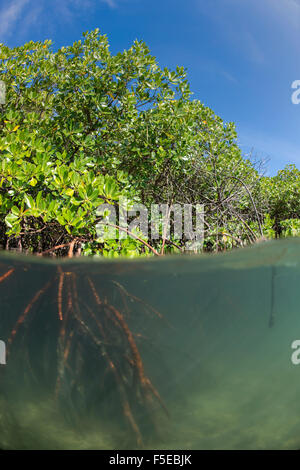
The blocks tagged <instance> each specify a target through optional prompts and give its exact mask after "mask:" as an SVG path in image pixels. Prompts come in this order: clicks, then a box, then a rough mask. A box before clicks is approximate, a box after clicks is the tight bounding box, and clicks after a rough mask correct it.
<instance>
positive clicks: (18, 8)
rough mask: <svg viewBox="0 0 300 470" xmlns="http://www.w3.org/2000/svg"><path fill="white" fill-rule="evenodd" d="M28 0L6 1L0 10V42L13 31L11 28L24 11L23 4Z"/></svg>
mask: <svg viewBox="0 0 300 470" xmlns="http://www.w3.org/2000/svg"><path fill="white" fill-rule="evenodd" d="M28 2H29V0H14V1H13V2H6V3H7V4H8V5H6V6H5V5H4V6H3V7H2V8H1V10H0V42H2V41H3V40H4V39H5V37H6V36H7V35H11V34H12V33H13V28H14V26H15V24H16V22H17V21H18V20H19V19H20V17H21V15H22V13H23V12H24V8H25V6H26V5H27V4H28Z"/></svg>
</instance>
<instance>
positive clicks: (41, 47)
mask: <svg viewBox="0 0 300 470" xmlns="http://www.w3.org/2000/svg"><path fill="white" fill-rule="evenodd" d="M0 79H1V80H3V81H4V83H5V85H6V103H5V105H0V238H1V243H2V245H3V246H4V247H6V248H8V249H9V248H12V247H15V248H19V249H20V250H28V251H30V252H35V253H44V252H51V253H55V252H56V253H59V254H65V253H66V250H68V249H69V247H70V246H71V247H72V249H74V246H75V248H76V249H77V252H78V253H83V254H86V255H90V254H98V255H104V256H109V257H115V256H120V255H127V256H136V255H149V254H152V255H153V254H158V253H164V252H177V251H181V250H182V249H183V247H184V243H185V240H184V239H182V240H176V239H175V238H174V237H171V238H170V240H166V239H165V238H164V235H163V233H164V231H163V227H162V226H161V227H160V233H161V239H160V240H157V241H153V242H151V244H150V242H149V243H147V242H146V237H145V235H143V234H141V233H140V232H139V231H138V229H136V230H134V232H133V235H134V236H133V237H130V238H124V239H121V240H120V239H112V240H104V239H101V237H100V238H99V237H98V235H97V230H96V222H97V220H98V219H97V208H98V207H99V206H101V204H103V203H106V204H109V205H111V206H115V207H117V206H118V202H119V200H120V198H121V197H122V198H124V197H126V198H127V200H128V201H129V202H130V203H134V202H142V203H143V204H144V205H146V206H147V207H150V205H151V204H152V203H167V204H169V205H171V204H186V203H189V204H196V203H203V204H204V205H205V239H204V249H206V250H224V249H228V248H232V247H234V246H240V245H244V244H246V243H251V242H253V241H256V240H257V239H258V238H260V237H269V238H272V237H275V236H276V237H277V236H289V235H298V233H299V227H298V222H297V221H296V219H297V218H299V211H300V196H299V194H300V192H299V184H300V172H299V171H298V170H297V169H296V168H294V167H292V166H290V167H287V168H286V169H285V170H283V171H281V172H279V173H278V175H277V176H276V177H273V178H266V177H262V176H261V175H260V171H259V169H258V168H256V167H255V165H254V164H253V163H252V162H251V161H250V160H246V159H245V158H243V156H242V154H241V151H240V149H239V147H238V145H237V143H236V139H237V135H236V130H235V126H234V124H233V123H224V122H223V121H222V119H221V118H219V117H218V116H216V115H215V114H214V112H213V111H212V110H211V109H209V108H208V107H206V106H204V105H203V104H202V103H201V102H200V101H198V100H191V99H190V98H191V91H190V89H189V85H188V82H187V79H186V71H185V70H184V68H182V67H177V68H176V70H175V71H170V70H169V69H167V68H165V69H161V68H160V67H159V66H158V64H157V62H156V60H155V58H154V57H153V56H151V54H150V52H149V49H148V48H147V46H146V45H145V44H144V43H143V42H138V41H135V42H134V44H133V46H132V47H131V48H130V49H128V50H125V51H124V52H123V53H118V54H116V55H112V54H111V53H110V50H109V45H108V40H107V37H106V36H105V35H101V34H100V33H99V31H98V30H95V31H92V32H90V33H85V34H84V35H83V39H82V40H79V41H77V42H75V43H74V44H73V45H72V46H69V47H62V48H61V49H59V50H58V51H56V52H54V51H53V48H52V45H51V41H45V42H43V43H41V42H37V43H33V42H30V43H27V44H25V45H24V46H21V47H18V48H13V49H10V48H8V47H6V46H5V45H3V44H1V45H0ZM171 222H172V221H171ZM57 247H61V248H59V249H58V248H57ZM59 250H61V251H59Z"/></svg>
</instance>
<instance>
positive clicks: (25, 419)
mask: <svg viewBox="0 0 300 470" xmlns="http://www.w3.org/2000/svg"><path fill="white" fill-rule="evenodd" d="M299 303H300V240H297V239H291V240H288V239H287V240H278V241H277V240H275V241H271V242H262V243H259V244H256V245H255V246H252V247H249V248H242V249H240V250H236V251H232V252H230V253H224V254H214V255H208V254H207V255H197V256H195V255H194V256H189V255H187V256H171V257H165V258H163V259H159V258H158V259H154V258H153V259H150V260H149V259H147V260H145V259H138V260H129V261H128V260H120V261H118V260H112V261H107V260H105V261H103V259H100V258H92V259H91V258H88V257H83V258H80V259H78V258H76V259H71V260H63V261H56V260H52V259H46V260H45V259H41V258H40V257H28V256H23V255H19V256H17V255H16V254H11V253H8V254H7V253H3V254H0V341H1V342H0V448H1V449H153V448H155V449H190V450H192V449H300V400H299V391H300V364H298V362H300V360H298V355H297V347H298V348H299V347H300V307H299ZM297 340H299V345H298V346H297ZM299 357H300V352H299Z"/></svg>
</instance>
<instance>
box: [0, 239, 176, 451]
mask: <svg viewBox="0 0 300 470" xmlns="http://www.w3.org/2000/svg"><path fill="white" fill-rule="evenodd" d="M72 248H74V247H72ZM70 253H71V247H70ZM13 272H14V268H12V269H9V270H8V271H7V272H6V273H5V274H3V275H2V276H1V277H0V283H1V282H2V281H4V280H5V279H7V278H8V277H9V276H10V275H11V274H12V273H13ZM86 280H87V282H88V285H89V289H88V290H89V291H90V292H91V293H92V299H93V305H94V307H93V306H92V305H90V304H89V305H88V304H87V302H85V301H84V299H83V298H82V297H79V294H78V289H77V274H76V272H70V271H66V270H63V269H62V267H61V266H58V267H57V273H56V274H55V276H54V277H53V279H51V280H50V281H49V282H47V283H46V284H45V285H44V286H43V287H42V288H41V289H40V290H38V292H36V293H35V295H34V296H33V297H32V299H31V300H30V302H29V303H28V304H27V306H26V307H25V309H24V311H23V313H22V314H21V315H20V316H19V317H18V319H17V321H16V323H15V325H14V327H13V329H12V331H11V333H10V336H9V339H8V350H9V351H10V349H11V346H12V344H13V343H14V339H15V337H16V335H17V333H18V331H19V328H20V327H21V326H23V327H25V330H24V332H23V336H22V338H23V339H22V342H23V341H24V338H25V336H26V337H27V335H26V330H27V329H28V328H29V326H32V323H33V319H35V317H36V308H37V307H36V304H37V302H38V300H39V299H40V298H41V297H42V296H43V295H44V294H45V293H46V291H47V290H48V289H49V287H50V286H51V285H52V284H53V283H55V289H56V305H57V307H56V318H57V340H56V376H55V377H54V379H55V383H54V385H53V388H54V396H55V397H56V399H57V400H66V399H68V398H69V399H72V398H71V395H70V396H69V397H67V396H66V392H67V393H70V391H72V390H74V391H75V393H77V390H80V387H81V386H82V383H83V385H84V382H82V377H84V376H85V371H84V368H85V364H86V361H87V360H88V356H87V354H88V353H87V351H89V349H86V347H87V348H89V344H90V345H91V346H92V348H94V349H95V352H96V356H95V357H97V359H96V360H97V361H100V364H101V367H102V366H103V371H101V372H99V374H97V373H95V383H96V384H97V383H98V385H97V386H99V387H103V386H104V377H105V376H107V374H109V375H111V378H112V380H114V382H115V384H116V390H117V392H118V396H119V400H120V409H121V410H122V413H123V415H124V418H125V421H126V422H127V425H128V426H129V428H130V429H131V431H132V432H133V435H134V436H135V440H136V443H137V445H138V446H139V447H141V446H143V436H142V433H141V430H140V427H139V424H138V422H137V419H136V416H135V414H136V408H135V404H136V403H137V399H138V401H139V402H140V403H141V404H142V405H143V406H144V407H145V409H147V411H148V413H147V414H148V416H149V418H150V420H152V421H153V420H154V418H153V416H152V415H153V413H152V411H153V406H152V405H153V402H154V401H157V402H159V404H160V406H161V408H162V409H163V410H164V411H165V413H166V414H167V415H168V410H167V408H166V406H165V405H164V403H163V401H162V399H161V397H160V394H159V393H158V391H157V390H156V388H155V387H154V386H153V384H152V383H151V380H150V379H149V378H148V377H147V375H146V373H145V370H144V364H143V361H142V358H141V355H140V352H139V349H138V346H137V343H136V339H135V338H143V335H141V334H139V333H135V334H134V333H133V332H132V331H131V329H130V328H129V325H128V323H127V319H128V318H130V314H131V308H130V307H129V305H128V304H138V305H140V308H141V309H142V311H143V312H145V314H149V313H150V312H151V313H152V314H154V315H155V316H156V317H158V318H159V319H163V316H162V315H161V314H160V312H158V311H157V310H155V309H154V308H153V307H152V306H150V305H148V304H147V303H146V302H144V301H143V300H142V299H139V298H138V297H136V296H134V295H132V294H131V293H129V292H128V291H127V290H126V289H125V288H124V287H123V286H122V285H121V284H120V283H118V282H117V281H110V282H111V283H112V285H113V286H114V290H115V292H118V293H119V295H118V296H117V297H118V298H117V300H118V301H120V302H121V303H119V302H118V307H117V306H115V305H113V302H114V299H115V298H114V296H113V297H112V299H113V300H111V301H109V299H108V297H107V296H106V295H104V294H101V293H100V291H99V289H96V287H95V284H94V282H93V280H92V279H91V277H90V276H86ZM33 307H35V310H34V311H33ZM46 320H47V319H46ZM46 320H45V321H46ZM33 326H34V325H33ZM25 346H26V345H25ZM26 351H27V352H28V351H29V349H28V348H26ZM25 355H26V354H25ZM26 357H27V356H26ZM28 362H29V370H31V369H32V368H31V364H30V361H29V360H28ZM31 374H32V376H34V371H33V370H32V371H31ZM82 374H83V375H82ZM107 380H110V379H109V378H108V379H107ZM63 384H65V385H66V387H64V388H62V385H63ZM77 387H78V388H77ZM68 391H69V392H68ZM72 393H73V392H72ZM78 393H81V392H78ZM140 399H141V401H140ZM154 424H155V423H154Z"/></svg>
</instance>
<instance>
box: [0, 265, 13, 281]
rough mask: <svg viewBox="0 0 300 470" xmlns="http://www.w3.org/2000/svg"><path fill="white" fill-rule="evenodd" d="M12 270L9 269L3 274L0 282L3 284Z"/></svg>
mask: <svg viewBox="0 0 300 470" xmlns="http://www.w3.org/2000/svg"><path fill="white" fill-rule="evenodd" d="M14 270H15V269H14V268H11V269H9V270H8V271H7V272H6V273H5V274H3V275H2V276H1V277H0V282H3V281H4V280H5V279H7V278H8V277H9V276H11V275H12V273H13V272H14Z"/></svg>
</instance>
